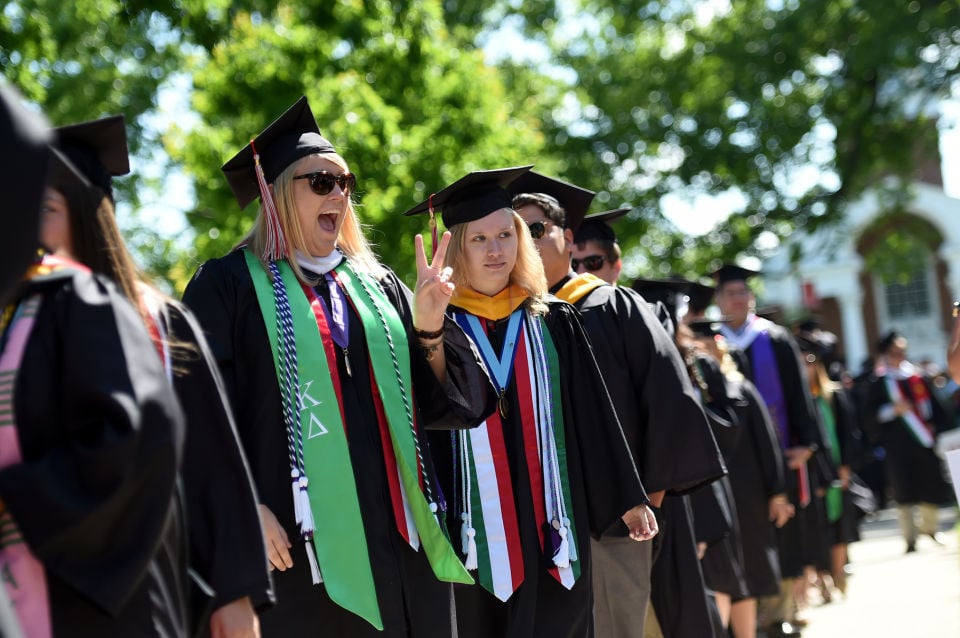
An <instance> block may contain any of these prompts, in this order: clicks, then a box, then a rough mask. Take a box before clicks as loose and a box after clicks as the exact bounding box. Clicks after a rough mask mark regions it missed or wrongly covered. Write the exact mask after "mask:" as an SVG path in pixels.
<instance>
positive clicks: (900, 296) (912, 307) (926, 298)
mask: <svg viewBox="0 0 960 638" xmlns="http://www.w3.org/2000/svg"><path fill="white" fill-rule="evenodd" d="M886 293H887V294H886V298H887V317H888V318H889V319H890V320H896V319H909V318H911V317H922V316H926V315H929V314H930V290H929V286H928V284H927V273H926V272H925V271H924V270H922V269H921V270H918V271H917V272H916V273H915V274H914V275H913V277H912V278H911V279H910V281H908V282H907V283H905V284H900V283H894V284H887V286H886Z"/></svg>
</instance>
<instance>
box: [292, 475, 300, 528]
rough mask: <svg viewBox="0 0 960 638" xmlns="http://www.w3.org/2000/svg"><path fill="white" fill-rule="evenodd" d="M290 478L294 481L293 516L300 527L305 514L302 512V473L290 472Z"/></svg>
mask: <svg viewBox="0 0 960 638" xmlns="http://www.w3.org/2000/svg"><path fill="white" fill-rule="evenodd" d="M290 478H291V479H293V484H292V487H293V514H294V517H295V518H296V520H297V525H299V524H300V521H302V520H303V513H302V512H301V511H300V472H298V471H297V470H295V469H294V470H290Z"/></svg>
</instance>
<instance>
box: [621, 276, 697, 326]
mask: <svg viewBox="0 0 960 638" xmlns="http://www.w3.org/2000/svg"><path fill="white" fill-rule="evenodd" d="M691 283H693V282H691V281H689V280H688V279H684V278H683V277H680V276H679V275H670V276H669V277H665V278H663V279H634V280H633V283H632V284H630V286H631V288H633V289H634V290H636V291H637V292H639V293H640V296H641V297H643V298H644V299H646V300H647V302H649V303H655V302H657V301H659V302H661V303H663V304H664V305H665V306H667V308H668V309H669V311H670V313H671V314H672V315H674V316H676V312H677V308H678V306H679V305H680V304H679V301H681V299H680V297H682V296H683V295H685V294H686V293H687V290H688V289H689V288H690V284H691Z"/></svg>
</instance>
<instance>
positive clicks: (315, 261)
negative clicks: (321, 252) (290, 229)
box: [294, 248, 343, 275]
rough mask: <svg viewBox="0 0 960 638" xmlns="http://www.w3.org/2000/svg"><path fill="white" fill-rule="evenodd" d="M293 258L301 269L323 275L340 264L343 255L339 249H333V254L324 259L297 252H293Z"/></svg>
mask: <svg viewBox="0 0 960 638" xmlns="http://www.w3.org/2000/svg"><path fill="white" fill-rule="evenodd" d="M294 257H296V260H297V263H298V264H300V267H301V268H306V269H307V270H309V271H310V272H314V273H317V274H318V275H325V274H327V273H328V272H330V271H331V270H333V269H334V268H336V267H337V266H338V265H339V264H340V262H341V261H342V260H343V253H342V252H340V249H339V248H334V249H333V252H331V253H330V254H329V255H327V256H326V257H314V256H313V255H304V254H303V253H302V252H300V251H299V250H297V251H295V252H294Z"/></svg>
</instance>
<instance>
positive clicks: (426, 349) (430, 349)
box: [420, 343, 440, 361]
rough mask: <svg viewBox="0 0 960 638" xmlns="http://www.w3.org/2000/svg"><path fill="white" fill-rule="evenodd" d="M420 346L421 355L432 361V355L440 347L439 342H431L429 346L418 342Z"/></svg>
mask: <svg viewBox="0 0 960 638" xmlns="http://www.w3.org/2000/svg"><path fill="white" fill-rule="evenodd" d="M420 347H421V348H422V349H423V356H424V357H426V359H427V361H433V357H434V355H436V354H437V350H439V349H440V343H432V344H430V345H429V346H425V345H423V344H420Z"/></svg>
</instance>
